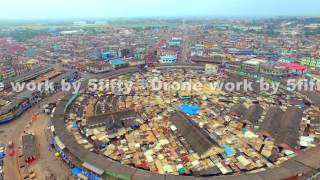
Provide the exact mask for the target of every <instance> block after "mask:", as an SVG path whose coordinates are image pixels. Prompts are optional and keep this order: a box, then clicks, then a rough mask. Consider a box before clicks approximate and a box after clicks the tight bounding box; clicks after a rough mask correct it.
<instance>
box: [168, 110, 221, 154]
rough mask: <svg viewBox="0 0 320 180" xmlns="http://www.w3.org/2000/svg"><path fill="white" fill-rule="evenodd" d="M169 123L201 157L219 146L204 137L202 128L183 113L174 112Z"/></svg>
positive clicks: (207, 137)
mask: <svg viewBox="0 0 320 180" xmlns="http://www.w3.org/2000/svg"><path fill="white" fill-rule="evenodd" d="M170 121H171V122H172V123H173V124H174V125H175V126H176V127H177V129H178V131H179V132H180V133H181V135H182V136H183V137H184V138H186V140H187V142H188V143H189V144H190V145H191V147H192V148H193V149H194V150H195V151H196V152H197V153H198V154H200V155H202V154H204V153H206V152H207V151H208V150H209V149H211V148H212V147H214V146H219V145H218V143H216V142H215V141H214V140H213V139H211V138H210V137H209V136H207V135H205V132H204V130H203V129H202V128H200V127H199V126H198V125H196V124H195V123H194V122H192V121H191V120H190V119H189V118H188V117H187V116H185V115H184V114H183V113H181V112H179V111H178V112H175V113H174V114H172V115H171V117H170Z"/></svg>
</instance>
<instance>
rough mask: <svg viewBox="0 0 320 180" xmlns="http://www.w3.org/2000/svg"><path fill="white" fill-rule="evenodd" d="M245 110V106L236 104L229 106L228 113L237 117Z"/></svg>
mask: <svg viewBox="0 0 320 180" xmlns="http://www.w3.org/2000/svg"><path fill="white" fill-rule="evenodd" d="M246 111H247V108H246V107H245V106H244V105H243V104H236V105H234V106H232V107H231V108H230V111H229V112H230V113H231V114H234V115H237V116H238V117H242V116H243V115H244V114H245V112H246Z"/></svg>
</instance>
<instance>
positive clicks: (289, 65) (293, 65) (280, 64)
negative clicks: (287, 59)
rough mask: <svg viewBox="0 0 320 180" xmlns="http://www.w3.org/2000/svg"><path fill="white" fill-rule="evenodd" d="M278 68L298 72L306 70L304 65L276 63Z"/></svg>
mask: <svg viewBox="0 0 320 180" xmlns="http://www.w3.org/2000/svg"><path fill="white" fill-rule="evenodd" d="M277 65H278V66H283V67H288V68H290V69H295V70H299V71H304V70H306V69H307V68H306V67H305V66H304V65H301V64H297V63H278V64H277Z"/></svg>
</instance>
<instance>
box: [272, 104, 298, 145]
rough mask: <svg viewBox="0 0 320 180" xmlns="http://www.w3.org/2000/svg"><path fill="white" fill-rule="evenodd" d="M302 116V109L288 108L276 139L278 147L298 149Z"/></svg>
mask: <svg viewBox="0 0 320 180" xmlns="http://www.w3.org/2000/svg"><path fill="white" fill-rule="evenodd" d="M302 115H303V113H302V110H301V109H299V108H297V107H294V106H290V107H288V109H287V110H286V112H285V113H284V114H283V116H282V118H281V122H280V131H279V132H278V134H277V136H276V139H275V144H276V145H278V146H280V147H283V148H286V149H294V148H295V147H296V145H297V140H298V137H299V129H300V122H301V119H302Z"/></svg>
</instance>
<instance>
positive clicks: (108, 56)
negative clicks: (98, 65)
mask: <svg viewBox="0 0 320 180" xmlns="http://www.w3.org/2000/svg"><path fill="white" fill-rule="evenodd" d="M101 58H102V59H103V60H107V61H108V60H110V59H111V58H113V54H112V52H110V51H106V52H102V53H101Z"/></svg>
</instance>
